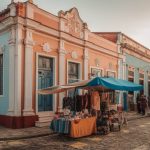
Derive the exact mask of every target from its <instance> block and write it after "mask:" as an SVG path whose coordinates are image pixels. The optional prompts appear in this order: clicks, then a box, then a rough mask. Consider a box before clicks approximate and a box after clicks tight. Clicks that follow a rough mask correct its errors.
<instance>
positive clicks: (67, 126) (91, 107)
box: [39, 77, 143, 138]
mask: <svg viewBox="0 0 150 150" xmlns="http://www.w3.org/2000/svg"><path fill="white" fill-rule="evenodd" d="M69 89H75V93H74V97H64V98H63V112H61V113H60V112H59V113H57V114H56V116H55V117H54V119H53V120H52V123H51V125H50V127H51V129H52V130H54V131H55V132H57V133H63V134H67V135H69V136H70V137H73V138H78V137H83V136H87V135H91V134H93V133H96V132H97V131H98V130H97V129H98V128H99V129H101V127H102V130H103V131H104V132H106V133H107V130H109V129H111V128H110V127H113V125H115V123H116V122H117V123H118V126H119V125H120V124H121V121H122V120H121V117H122V116H123V115H122V114H120V113H118V114H117V113H116V112H115V111H112V112H111V111H110V110H109V109H107V108H108V106H107V100H108V99H110V97H109V96H108V94H107V93H108V92H113V91H114V90H125V91H137V90H142V89H143V87H142V86H141V85H139V84H134V83H131V82H128V81H125V80H118V79H114V78H100V77H96V78H94V79H92V80H86V81H81V82H76V83H72V84H68V85H61V86H54V87H50V88H47V89H42V90H39V93H40V94H53V93H59V92H64V91H66V90H69ZM77 89H82V90H86V91H88V92H86V93H85V92H82V93H85V94H83V95H79V94H77V92H76V91H77ZM117 115H118V117H116V116H117ZM113 121H116V122H113Z"/></svg>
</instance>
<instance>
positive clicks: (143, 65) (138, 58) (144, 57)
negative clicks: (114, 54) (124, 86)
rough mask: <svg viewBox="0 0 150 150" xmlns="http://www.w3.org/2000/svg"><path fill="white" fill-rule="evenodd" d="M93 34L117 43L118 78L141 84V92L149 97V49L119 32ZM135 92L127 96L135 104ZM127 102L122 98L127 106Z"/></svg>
mask: <svg viewBox="0 0 150 150" xmlns="http://www.w3.org/2000/svg"><path fill="white" fill-rule="evenodd" d="M95 34H97V35H99V36H100V37H103V38H105V39H108V40H110V41H112V42H114V43H116V44H117V45H118V53H119V57H120V58H119V61H118V62H119V67H118V78H121V79H125V80H128V81H131V82H134V83H138V84H141V85H143V86H144V91H141V93H143V94H144V95H146V96H147V97H150V49H148V48H146V47H145V46H143V45H141V44H140V43H138V42H136V41H135V40H133V39H131V38H130V37H128V36H126V35H125V34H123V33H120V32H99V33H95ZM137 93H138V92H128V94H129V98H130V100H131V102H132V103H133V104H134V105H135V106H136V97H137ZM122 99H124V98H122ZM127 103H128V102H126V100H125V99H124V106H125V107H128V106H126V105H127ZM133 109H134V108H132V110H133Z"/></svg>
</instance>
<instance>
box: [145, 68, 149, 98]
mask: <svg viewBox="0 0 150 150" xmlns="http://www.w3.org/2000/svg"><path fill="white" fill-rule="evenodd" d="M144 95H146V96H148V72H147V71H146V70H145V71H144Z"/></svg>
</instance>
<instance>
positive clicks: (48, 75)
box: [38, 56, 54, 112]
mask: <svg viewBox="0 0 150 150" xmlns="http://www.w3.org/2000/svg"><path fill="white" fill-rule="evenodd" d="M53 80H54V59H53V58H49V57H45V56H38V89H44V88H47V87H50V86H53V83H54V82H53ZM45 111H53V95H40V94H39V95H38V112H45Z"/></svg>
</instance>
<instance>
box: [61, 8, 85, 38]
mask: <svg viewBox="0 0 150 150" xmlns="http://www.w3.org/2000/svg"><path fill="white" fill-rule="evenodd" d="M59 16H60V17H62V18H64V22H63V27H64V28H63V30H64V31H65V32H68V33H70V34H72V35H74V36H78V37H79V38H83V31H84V30H83V29H84V28H87V24H86V23H84V22H83V21H82V19H81V18H80V16H79V12H78V10H77V9H76V8H72V9H70V10H69V11H66V12H64V11H60V12H59Z"/></svg>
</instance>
